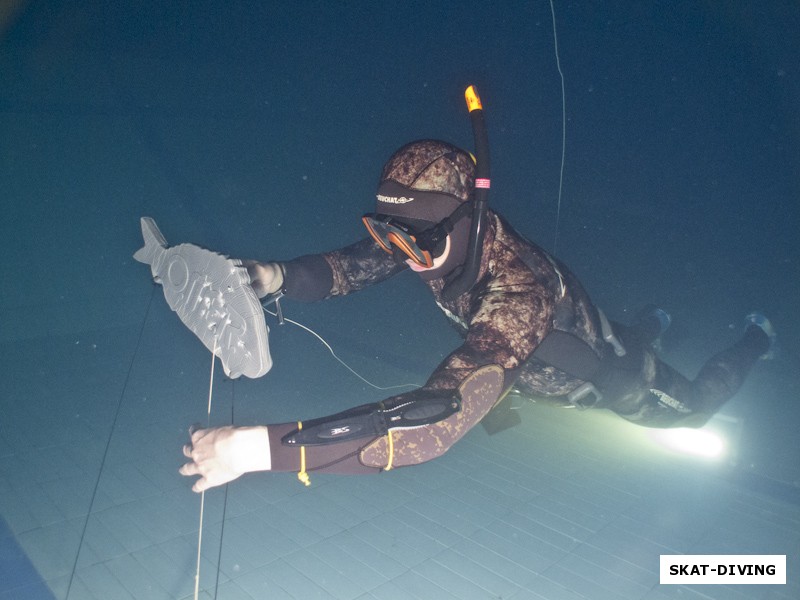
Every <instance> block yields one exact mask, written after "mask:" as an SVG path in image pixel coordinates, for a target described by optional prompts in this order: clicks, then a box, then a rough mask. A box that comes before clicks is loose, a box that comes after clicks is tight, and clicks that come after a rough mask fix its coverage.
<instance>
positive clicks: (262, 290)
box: [242, 260, 283, 298]
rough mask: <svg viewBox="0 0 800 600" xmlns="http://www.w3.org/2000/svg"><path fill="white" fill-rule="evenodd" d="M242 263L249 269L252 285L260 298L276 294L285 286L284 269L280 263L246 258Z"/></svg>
mask: <svg viewBox="0 0 800 600" xmlns="http://www.w3.org/2000/svg"><path fill="white" fill-rule="evenodd" d="M242 265H244V267H245V268H246V269H247V274H248V275H249V276H250V285H251V286H252V288H253V291H254V292H255V293H256V296H258V297H259V298H263V297H264V296H268V295H269V294H274V293H275V292H277V291H278V290H279V289H281V287H283V270H282V269H281V266H280V265H279V264H278V263H262V262H258V261H255V260H245V261H242Z"/></svg>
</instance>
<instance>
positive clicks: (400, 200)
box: [377, 194, 414, 204]
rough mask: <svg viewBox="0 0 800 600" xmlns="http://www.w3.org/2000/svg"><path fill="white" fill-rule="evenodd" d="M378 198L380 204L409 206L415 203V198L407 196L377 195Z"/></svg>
mask: <svg viewBox="0 0 800 600" xmlns="http://www.w3.org/2000/svg"><path fill="white" fill-rule="evenodd" d="M377 197H378V202H386V203H387V204H407V203H408V202H413V201H414V198H408V197H406V196H383V195H382V194H377Z"/></svg>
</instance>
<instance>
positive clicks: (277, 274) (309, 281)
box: [244, 238, 406, 302]
mask: <svg viewBox="0 0 800 600" xmlns="http://www.w3.org/2000/svg"><path fill="white" fill-rule="evenodd" d="M244 264H245V266H246V267H247V271H248V273H249V274H250V281H251V285H252V286H253V290H254V291H255V292H256V294H257V295H258V297H259V298H263V297H264V296H267V295H269V294H274V293H275V292H278V291H283V293H284V294H286V297H287V298H290V299H292V300H299V301H301V302H316V301H317V300H324V299H326V298H330V297H331V296H344V295H346V294H350V293H352V292H355V291H358V290H361V289H363V288H365V287H367V286H370V285H374V284H376V283H380V282H381V281H385V280H386V279H388V278H389V277H391V276H392V275H394V274H395V273H398V272H400V271H402V270H403V269H405V268H406V265H405V264H404V263H401V264H397V263H395V262H394V260H393V259H392V257H391V256H390V255H389V254H387V253H386V252H384V251H383V250H381V249H380V248H379V247H378V245H377V244H376V243H375V242H374V241H373V240H372V238H365V239H363V240H361V241H359V242H356V243H355V244H351V245H349V246H346V247H344V248H341V249H339V250H333V251H331V252H326V253H324V254H308V255H305V256H300V257H298V258H294V259H292V260H289V261H285V262H268V263H261V262H256V261H246V262H245V263H244Z"/></svg>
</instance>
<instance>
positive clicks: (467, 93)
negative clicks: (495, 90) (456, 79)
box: [464, 85, 483, 112]
mask: <svg viewBox="0 0 800 600" xmlns="http://www.w3.org/2000/svg"><path fill="white" fill-rule="evenodd" d="M464 98H465V99H466V101H467V109H468V110H469V112H472V111H473V110H483V105H482V104H481V98H480V96H478V91H477V90H476V89H475V86H474V85H471V86H469V87H468V88H467V89H466V90H464Z"/></svg>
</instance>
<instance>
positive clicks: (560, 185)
mask: <svg viewBox="0 0 800 600" xmlns="http://www.w3.org/2000/svg"><path fill="white" fill-rule="evenodd" d="M550 14H551V15H552V16H553V46H554V48H555V52H556V67H557V68H558V75H559V76H560V77H561V172H560V174H559V176H558V206H557V208H556V233H555V236H554V240H553V254H556V252H557V251H558V230H559V227H560V224H561V191H562V189H563V187H564V158H565V156H566V154H567V100H566V94H565V92H564V73H563V71H561V59H560V58H559V56H558V32H557V31H556V9H555V6H553V0H550Z"/></svg>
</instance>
